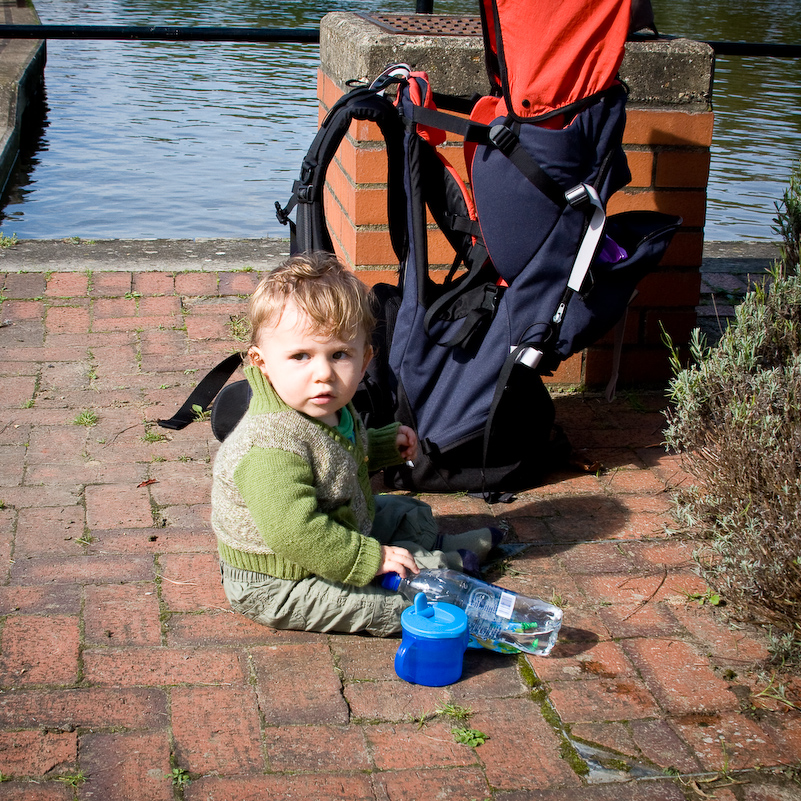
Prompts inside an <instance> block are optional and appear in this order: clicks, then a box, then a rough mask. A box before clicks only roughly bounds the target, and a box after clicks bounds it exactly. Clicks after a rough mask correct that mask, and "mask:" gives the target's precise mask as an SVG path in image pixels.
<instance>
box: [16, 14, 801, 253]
mask: <svg viewBox="0 0 801 801" xmlns="http://www.w3.org/2000/svg"><path fill="white" fill-rule="evenodd" d="M653 4H654V8H655V13H656V18H657V23H658V25H659V28H660V30H661V31H662V32H664V33H671V34H683V35H687V36H690V37H692V38H698V39H720V40H747V41H772V42H780V43H797V42H799V41H801V18H799V16H800V15H798V14H797V0H743V1H742V2H740V3H738V4H736V5H733V4H730V3H728V2H725V3H724V2H717V1H716V0H653ZM35 5H36V9H37V11H38V13H39V15H40V17H41V19H42V22H44V23H53V24H68V23H76V24H77V23H80V24H132V25H166V24H176V25H231V26H265V27H315V26H317V24H318V23H319V19H320V17H321V16H322V15H323V14H324V13H327V12H329V11H334V10H351V11H354V10H355V11H367V12H370V11H382V12H408V11H411V10H413V8H414V5H415V2H414V0H383V1H381V0H373V1H372V2H280V3H271V4H265V3H264V2H263V0H217V1H216V2H210V0H93V2H92V3H91V4H90V3H88V2H86V0H35ZM476 9H477V4H476V3H475V1H474V0H435V10H436V11H437V12H440V13H457V14H458V13H462V14H463V13H476ZM317 58H318V54H317V47H316V46H314V45H296V44H292V45H290V44H278V45H275V44H270V45H268V44H264V45H262V44H226V43H202V42H195V43H158V42H92V41H76V42H68V41H61V40H52V41H50V42H49V43H48V64H47V70H46V76H45V80H46V98H45V106H44V108H43V110H42V113H40V115H39V121H38V127H37V126H34V130H33V133H32V136H33V139H34V140H35V141H36V143H37V146H36V147H31V146H29V147H27V148H26V152H24V153H23V154H22V157H21V160H20V169H19V170H18V173H17V176H16V177H15V179H14V182H13V183H12V185H11V186H10V188H9V193H8V197H7V199H6V206H5V209H4V211H3V219H2V222H1V223H0V231H1V232H2V233H5V234H9V235H10V234H11V233H16V234H17V236H19V237H20V238H60V237H66V236H81V237H86V238H150V237H169V238H176V237H188V238H194V237H206V236H220V237H258V236H265V235H268V236H284V235H286V229H285V228H283V227H282V226H280V225H279V224H278V222H277V221H276V220H275V218H274V215H273V212H272V208H273V204H274V202H275V201H276V200H280V201H283V200H285V199H286V197H287V195H288V194H289V191H290V187H291V184H292V181H293V180H294V178H295V177H296V174H297V171H298V168H299V164H300V161H301V159H302V157H303V154H304V153H305V150H306V147H307V146H308V144H309V142H310V141H311V139H312V138H313V136H314V132H315V129H316V124H317V109H316V101H315V80H316V66H317ZM799 70H801V63H799V62H797V61H791V60H784V59H744V58H733V57H732V58H721V59H719V60H718V63H717V71H716V81H715V92H714V102H715V113H716V122H715V137H714V144H713V154H712V176H711V179H710V189H709V208H708V222H707V238H708V239H745V238H752V239H758V238H771V237H772V233H771V231H770V225H771V219H772V217H773V214H774V209H773V203H774V201H775V200H777V199H778V198H779V197H780V196H781V192H782V191H783V189H784V187H785V186H786V184H787V178H788V176H789V173H790V169H791V167H792V164H793V162H794V161H795V160H797V159H798V158H799V154H800V153H801V103H800V102H799V101H801V81H800V80H799V78H801V75H800V74H799Z"/></svg>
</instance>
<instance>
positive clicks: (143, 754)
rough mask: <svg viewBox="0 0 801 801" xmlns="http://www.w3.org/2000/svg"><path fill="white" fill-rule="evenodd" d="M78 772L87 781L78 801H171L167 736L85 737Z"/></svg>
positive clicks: (97, 735) (145, 734) (162, 734)
mask: <svg viewBox="0 0 801 801" xmlns="http://www.w3.org/2000/svg"><path fill="white" fill-rule="evenodd" d="M81 768H82V769H83V770H84V771H85V773H86V774H88V777H89V778H88V780H87V782H86V784H84V785H83V786H82V787H81V789H80V797H81V799H87V801H88V799H92V800H93V801H131V799H134V798H135V799H137V801H173V799H174V797H175V796H174V794H173V788H172V775H171V770H172V768H171V766H170V743H169V738H168V737H167V734H166V732H163V733H162V732H154V733H150V732H135V733H130V732H127V733H122V734H117V733H115V734H85V735H83V736H82V737H81Z"/></svg>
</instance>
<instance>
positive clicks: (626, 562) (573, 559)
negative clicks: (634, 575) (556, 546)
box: [560, 542, 636, 576]
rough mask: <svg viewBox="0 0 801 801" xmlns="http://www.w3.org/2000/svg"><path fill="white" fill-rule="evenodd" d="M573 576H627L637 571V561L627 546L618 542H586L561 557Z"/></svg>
mask: <svg viewBox="0 0 801 801" xmlns="http://www.w3.org/2000/svg"><path fill="white" fill-rule="evenodd" d="M560 559H561V561H562V563H563V564H564V566H565V568H566V569H567V570H568V572H570V573H571V574H572V575H574V576H575V575H577V574H584V573H586V574H589V575H594V574H597V573H617V574H626V573H631V572H633V571H634V570H635V566H636V565H635V561H634V558H633V556H632V555H631V554H630V553H629V552H628V546H627V545H621V544H620V543H617V542H585V543H579V544H577V545H575V546H574V547H573V548H571V549H570V550H568V551H565V552H564V553H563V554H561V557H560Z"/></svg>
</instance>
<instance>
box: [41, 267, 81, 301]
mask: <svg viewBox="0 0 801 801" xmlns="http://www.w3.org/2000/svg"><path fill="white" fill-rule="evenodd" d="M88 287H89V276H88V275H87V274H86V273H53V275H51V276H50V278H49V279H48V280H47V289H46V291H45V294H46V295H47V296H48V297H55V298H59V297H60V298H82V297H84V296H85V295H86V292H87V289H88Z"/></svg>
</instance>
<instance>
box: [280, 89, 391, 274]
mask: <svg viewBox="0 0 801 801" xmlns="http://www.w3.org/2000/svg"><path fill="white" fill-rule="evenodd" d="M353 120H369V121H371V122H375V123H376V124H377V125H378V127H379V129H380V130H381V133H382V135H383V137H384V140H385V142H386V147H387V162H388V175H387V187H388V191H387V196H388V198H387V204H388V212H389V215H388V218H389V225H390V239H391V241H392V247H393V250H394V251H395V254H396V255H397V256H398V260H399V261H400V260H402V259H403V257H404V254H405V252H406V248H407V236H406V231H405V226H404V225H403V220H404V212H405V208H406V197H405V193H404V188H403V124H402V123H401V120H400V118H399V116H398V112H397V110H396V109H395V107H394V105H393V104H392V103H391V102H390V101H389V100H387V99H386V98H385V97H384V96H383V95H382V94H380V93H379V92H378V91H376V89H375V88H373V87H360V88H358V89H354V90H352V91H351V92H348V93H347V94H345V95H343V96H342V97H341V98H340V99H339V100H338V101H337V102H336V103H335V104H334V105H333V106H332V107H331V109H330V110H329V112H328V114H327V115H326V117H325V119H324V120H323V122H322V123H321V125H320V129H319V130H318V132H317V135H316V136H315V137H314V140H313V141H312V144H311V146H310V147H309V150H308V152H307V153H306V156H305V158H304V159H303V163H302V165H301V169H300V177H299V178H298V180H296V181H295V183H294V185H293V188H292V197H291V198H290V199H289V201H288V202H287V204H286V206H284V207H281V204H280V203H276V204H275V207H276V216H277V217H278V220H279V222H281V223H282V224H284V225H287V224H289V226H290V234H291V240H292V242H291V250H292V252H293V253H298V252H305V251H312V250H323V251H326V252H329V253H332V252H333V250H334V247H333V243H332V241H331V235H330V233H329V231H328V225H327V224H326V221H325V209H324V207H323V193H324V190H325V177H326V174H327V172H328V166H329V164H330V163H331V161H332V159H333V158H334V155H335V154H336V152H337V149H338V148H339V145H340V143H341V142H342V140H343V139H344V138H345V134H346V133H347V131H348V128H349V127H350V124H351V122H352V121H353ZM296 207H297V216H296V221H295V222H294V223H293V222H292V221H291V220H290V218H289V214H290V212H291V211H292V210H293V209H295V208H296Z"/></svg>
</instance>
